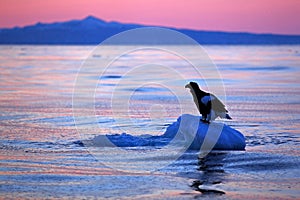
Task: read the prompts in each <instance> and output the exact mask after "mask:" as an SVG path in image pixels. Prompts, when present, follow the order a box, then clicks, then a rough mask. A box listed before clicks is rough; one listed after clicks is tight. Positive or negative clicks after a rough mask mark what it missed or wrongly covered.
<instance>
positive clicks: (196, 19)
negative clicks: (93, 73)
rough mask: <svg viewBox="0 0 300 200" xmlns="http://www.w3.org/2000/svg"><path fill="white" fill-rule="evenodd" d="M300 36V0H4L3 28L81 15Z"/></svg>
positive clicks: (0, 10)
mask: <svg viewBox="0 0 300 200" xmlns="http://www.w3.org/2000/svg"><path fill="white" fill-rule="evenodd" d="M87 15H94V16H96V17H98V18H101V19H103V20H106V21H112V20H113V21H119V22H126V23H139V24H147V25H161V26H169V27H177V28H191V29H198V30H220V31H242V32H254V33H280V34H299V35H300V23H299V19H300V0H0V27H14V26H25V25H31V24H35V23H36V22H56V21H66V20H70V19H81V18H84V17H86V16H87Z"/></svg>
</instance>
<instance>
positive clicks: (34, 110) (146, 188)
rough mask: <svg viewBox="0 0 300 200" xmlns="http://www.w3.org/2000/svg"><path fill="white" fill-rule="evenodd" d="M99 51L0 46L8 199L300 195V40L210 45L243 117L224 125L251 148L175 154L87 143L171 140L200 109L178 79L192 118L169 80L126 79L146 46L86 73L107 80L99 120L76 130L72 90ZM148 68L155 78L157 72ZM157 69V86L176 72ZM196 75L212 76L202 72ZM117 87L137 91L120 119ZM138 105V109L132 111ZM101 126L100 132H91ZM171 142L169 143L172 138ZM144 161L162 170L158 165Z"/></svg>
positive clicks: (2, 190) (230, 102)
mask: <svg viewBox="0 0 300 200" xmlns="http://www.w3.org/2000/svg"><path fill="white" fill-rule="evenodd" d="M93 48H94V47H92V46H1V47H0V70H1V73H0V76H1V82H0V93H1V95H0V109H1V112H0V130H1V131H0V156H1V159H0V183H1V184H0V197H1V198H8V199H20V198H33V199H37V198H41V199H49V198H79V199H86V198H98V199H102V198H111V199H158V198H163V199H191V198H203V199H212V198H213V199H299V198H300V193H299V191H300V175H299V166H300V158H299V156H300V151H299V146H300V145H299V141H300V140H299V134H300V133H299V121H300V102H299V99H300V80H299V75H300V68H299V64H300V54H299V52H300V46H205V49H206V51H207V53H208V54H209V56H210V57H211V58H212V59H213V61H214V62H215V64H216V65H217V67H218V70H219V73H220V74H221V76H222V78H223V79H222V80H223V83H224V87H225V91H226V97H225V96H222V97H220V98H221V99H222V101H224V102H225V104H226V105H227V108H228V110H229V111H230V115H231V116H232V118H233V120H232V121H222V122H218V123H225V124H227V125H228V126H230V127H231V128H234V129H236V130H238V131H240V132H241V133H243V134H244V136H245V139H246V148H245V151H220V150H214V151H212V152H210V153H209V154H208V155H207V156H206V157H204V158H199V152H198V151H197V150H185V151H182V150H180V151H178V149H177V147H176V146H172V145H170V146H169V147H168V149H167V150H168V151H164V148H161V147H160V146H159V145H158V146H155V145H154V146H153V145H144V146H132V147H130V146H126V147H120V148H115V147H105V148H103V149H101V151H102V152H99V149H96V151H95V148H96V147H95V146H92V147H89V146H87V145H86V143H85V142H86V141H91V140H92V139H93V138H95V137H103V136H105V135H111V136H113V135H115V134H120V135H122V134H123V136H124V134H130V136H131V137H134V138H137V137H140V136H141V135H143V137H146V138H147V139H149V138H151V137H160V136H161V135H162V134H163V133H164V132H165V131H166V129H167V128H168V127H170V125H171V124H172V123H173V122H176V120H177V118H178V117H179V116H180V115H181V114H197V110H196V109H195V107H194V105H193V104H192V103H193V102H192V99H191V95H190V93H189V92H188V91H184V85H183V83H182V82H180V81H178V82H176V81H174V82H172V83H170V84H173V86H174V87H175V88H176V90H181V88H182V90H183V92H186V93H183V95H184V98H186V99H185V100H187V101H190V102H191V104H188V105H191V110H193V113H181V110H180V108H179V107H178V105H179V102H178V100H177V99H176V98H174V95H173V94H172V92H171V91H170V90H168V89H166V88H165V87H162V86H161V85H159V84H155V83H152V84H149V85H145V86H141V87H139V88H134V87H133V86H134V83H132V82H130V80H135V78H136V79H137V78H139V77H130V78H129V79H127V78H126V77H125V76H124V74H122V72H124V71H126V69H127V68H128V66H127V65H126V64H128V62H125V61H132V60H134V61H140V60H143V59H145V56H147V55H144V54H141V53H139V52H137V53H136V54H132V55H128V56H124V57H123V58H122V59H123V60H122V59H121V60H120V61H119V62H117V63H115V65H116V66H115V68H113V70H111V71H107V73H106V74H103V75H102V76H99V75H98V74H86V78H87V81H91V82H92V81H95V80H96V81H97V80H99V81H100V82H99V85H98V86H97V87H98V88H97V89H96V90H95V95H94V96H95V105H94V108H95V110H94V112H95V115H96V116H97V117H96V122H91V121H89V120H86V119H85V118H84V119H83V120H79V122H77V124H76V126H75V122H74V119H73V109H72V94H73V86H74V82H75V80H76V75H77V72H78V70H79V68H80V66H81V64H82V61H83V60H84V59H85V58H86V57H87V56H88V55H89V54H90V52H91V50H92V49H93ZM110 48H112V47H107V51H112V52H113V48H116V47H113V48H112V49H110ZM118 48H123V47H122V46H120V47H118ZM174 48H176V47H174ZM193 52H194V51H193V48H192V47H190V51H189V52H188V53H189V54H190V55H191V57H192V58H194V59H195V60H197V58H198V56H199V55H195V54H194V53H193ZM91 56H92V57H93V58H94V59H107V58H106V57H103V55H98V54H95V55H93V54H92V55H91ZM151 57H154V58H158V59H160V60H164V61H165V63H167V64H168V65H171V66H172V65H174V68H176V67H177V68H180V66H177V65H178V62H176V60H174V58H170V57H167V56H165V55H160V54H156V53H155V52H153V53H152V54H151ZM180 64H182V63H180ZM99 68H101V66H99ZM147 70H149V73H148V74H151V73H154V72H155V70H156V68H151V69H150V68H149V69H147ZM204 70H205V69H204ZM206 70H208V71H209V69H206ZM146 72H147V71H146ZM150 72H151V73H150ZM139 73H140V72H139ZM186 73H187V74H189V73H190V72H189V71H188V70H187V71H186ZM203 73H205V72H203ZM155 74H156V75H155V76H154V75H153V76H152V77H143V78H144V79H145V80H146V79H147V78H149V79H150V78H152V79H153V80H154V82H155V81H159V80H160V79H168V80H169V79H171V78H172V76H171V75H169V74H168V73H164V72H159V71H157V72H156V73H155ZM157 74H159V75H157ZM131 75H136V76H138V73H137V74H131ZM190 77H191V79H192V80H196V81H198V82H199V83H200V84H203V83H204V82H203V80H202V78H201V77H198V78H197V77H194V75H193V74H190ZM213 78H214V77H211V79H213ZM87 83H88V82H87ZM116 84H118V85H119V87H120V91H122V92H124V93H122V92H121V93H120V95H123V94H127V93H130V94H132V98H131V99H130V102H129V106H128V109H127V110H122V112H121V113H117V115H116V114H115V113H114V112H115V111H112V110H111V107H110V101H107V99H109V97H110V96H109V94H110V92H111V91H112V89H114V87H115V86H116ZM102 86H103V87H102ZM103 88H104V89H103ZM204 89H207V88H205V86H204ZM82 102H83V104H84V102H85V98H84V97H82ZM115 103H116V104H118V102H115ZM152 105H154V106H152ZM84 106H85V105H83V108H84ZM128 110H129V111H130V112H129V113H130V114H129V115H126V113H125V114H124V113H123V112H125V111H128ZM82 112H83V113H85V110H84V109H83V110H82ZM116 116H118V118H116ZM95 124H96V125H97V126H98V127H99V129H97V130H91V131H90V132H89V131H87V133H86V132H85V133H84V134H83V133H82V132H80V131H81V130H88V129H89V127H92V126H94V125H95ZM160 142H162V144H161V145H162V146H164V145H166V144H168V142H169V141H160ZM164 142H165V143H164ZM119 146H120V144H119ZM120 149H121V150H122V151H120ZM177 151H178V152H180V154H176V152H177ZM103 152H105V154H101V153H103ZM120 152H121V154H120ZM97 153H100V154H97ZM99 155H100V156H102V157H100V156H99ZM140 155H143V156H142V157H139V156H140ZM174 158H176V159H174ZM101 159H102V160H101ZM145 163H147V164H148V165H147V167H150V168H151V169H156V170H155V171H149V170H148V168H147V167H146V166H145V165H143V164H145ZM116 166H117V167H116ZM118 166H119V167H122V168H118ZM118 169H119V170H118ZM120 169H128V170H127V171H126V170H120Z"/></svg>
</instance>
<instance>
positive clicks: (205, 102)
mask: <svg viewBox="0 0 300 200" xmlns="http://www.w3.org/2000/svg"><path fill="white" fill-rule="evenodd" d="M212 100H214V97H213V96H210V95H207V96H204V97H202V98H201V102H202V103H203V104H205V105H207V103H208V102H209V101H212Z"/></svg>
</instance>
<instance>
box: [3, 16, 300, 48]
mask: <svg viewBox="0 0 300 200" xmlns="http://www.w3.org/2000/svg"><path fill="white" fill-rule="evenodd" d="M141 27H148V26H144V25H138V24H123V23H118V22H105V21H103V20H101V19H98V18H96V17H93V16H88V17H86V18H84V19H82V20H71V21H66V22H56V23H47V24H46V23H37V24H35V25H31V26H25V27H21V28H20V27H15V28H11V29H7V28H5V29H0V44H64V45H81V44H82V45H83V44H88V45H94V44H99V43H100V42H102V41H104V40H105V39H107V38H109V37H110V36H113V35H115V34H117V33H120V32H122V31H126V30H130V29H134V28H141ZM171 29H173V30H176V31H179V32H181V33H183V34H186V35H187V36H189V37H191V38H193V39H194V40H196V41H197V42H199V43H200V44H219V45H220V44H228V45H235V44H245V45H246V44H247V45H254V44H265V45H268V44H274V45H275V44H277V45H278V44H300V35H276V34H253V33H237V32H220V31H198V30H189V29H175V28H171ZM141 42H142V43H143V41H141Z"/></svg>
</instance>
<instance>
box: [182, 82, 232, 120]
mask: <svg viewBox="0 0 300 200" xmlns="http://www.w3.org/2000/svg"><path fill="white" fill-rule="evenodd" d="M185 88H189V89H190V92H191V93H192V95H193V99H194V102H195V104H196V106H197V108H198V110H199V112H200V114H201V115H202V119H201V121H203V122H205V123H209V121H213V120H215V119H216V118H217V117H221V118H225V119H232V118H231V117H230V116H229V115H228V111H227V110H226V108H225V105H224V104H223V103H222V102H221V101H220V100H219V99H218V98H217V97H216V96H215V95H213V94H210V93H208V92H205V91H202V90H201V89H200V88H199V86H198V84H197V83H195V82H190V83H189V84H187V85H186V86H185Z"/></svg>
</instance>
